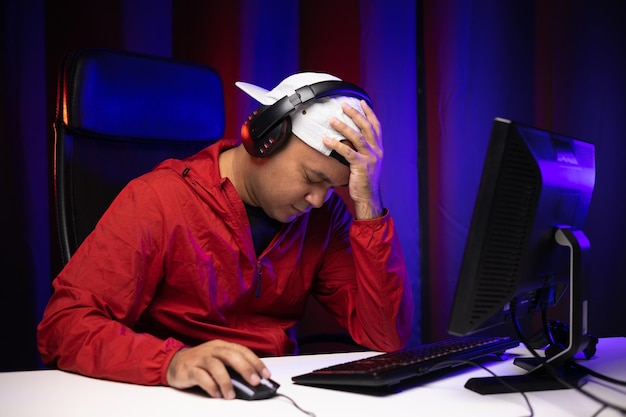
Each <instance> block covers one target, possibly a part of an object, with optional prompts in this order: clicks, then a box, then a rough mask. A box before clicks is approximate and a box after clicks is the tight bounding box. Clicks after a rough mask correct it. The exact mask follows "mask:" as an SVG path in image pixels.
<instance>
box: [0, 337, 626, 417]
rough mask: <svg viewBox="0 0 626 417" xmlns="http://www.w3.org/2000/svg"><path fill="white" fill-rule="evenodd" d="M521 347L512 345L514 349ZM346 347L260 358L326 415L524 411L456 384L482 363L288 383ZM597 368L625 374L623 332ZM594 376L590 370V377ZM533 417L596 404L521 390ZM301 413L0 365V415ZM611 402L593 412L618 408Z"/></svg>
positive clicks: (624, 391) (604, 416)
mask: <svg viewBox="0 0 626 417" xmlns="http://www.w3.org/2000/svg"><path fill="white" fill-rule="evenodd" d="M522 351H523V350H522V349H520V348H517V349H514V350H513V351H512V353H521V352H522ZM371 354H372V353H362V352H361V353H346V354H331V355H314V356H293V357H282V358H266V359H264V361H265V363H266V364H267V365H268V367H269V368H270V369H271V370H272V373H273V375H272V378H273V379H275V380H276V381H277V382H279V383H280V384H281V387H280V389H279V392H281V393H283V394H286V395H288V396H290V397H291V398H293V399H294V400H295V401H296V402H297V403H298V404H299V405H300V406H301V407H303V408H304V409H306V410H310V411H312V412H314V413H315V414H316V415H317V417H325V416H385V417H392V416H393V417H403V416H411V417H418V416H461V415H462V416H481V417H488V416H494V417H506V416H514V417H519V416H527V415H529V412H528V408H527V406H526V403H525V402H524V399H523V398H522V396H521V395H520V394H497V395H488V396H481V395H479V394H476V393H474V392H472V391H469V390H467V389H465V388H464V387H463V385H464V383H465V381H466V380H467V379H468V378H469V377H470V376H488V374H487V373H486V372H485V371H484V370H480V369H477V370H468V371H465V372H463V373H462V374H457V375H454V376H451V377H447V378H445V379H441V380H438V381H435V382H431V383H429V384H426V385H422V386H420V387H416V388H412V389H409V390H407V391H404V392H401V393H398V394H393V395H391V396H386V397H372V396H367V395H361V394H352V393H345V392H340V391H333V390H327V389H321V388H311V387H306V386H299V385H294V384H293V383H292V382H291V377H292V376H293V375H299V374H302V373H305V372H309V371H311V370H313V369H317V368H321V367H324V366H328V365H332V364H335V363H341V362H345V361H347V360H351V359H357V358H361V357H365V356H368V355H371ZM585 365H586V366H588V367H589V368H592V369H594V370H596V371H598V372H602V373H605V374H608V375H611V376H613V377H614V378H620V379H622V380H624V379H626V338H621V337H620V338H609V339H602V340H601V341H600V343H599V345H598V354H597V356H596V358H594V359H593V360H591V361H589V362H587V363H586V364H585ZM490 369H492V370H493V371H494V372H496V373H497V374H498V375H513V374H516V373H522V371H521V369H519V368H518V367H516V366H515V365H513V364H512V363H511V362H510V361H506V362H501V363H495V364H492V365H490ZM590 379H593V378H590ZM585 389H587V390H589V391H592V392H594V393H595V394H597V395H598V396H601V397H602V398H604V399H607V400H611V401H613V402H614V403H617V404H620V405H621V406H622V407H626V388H625V387H623V386H622V387H614V386H612V387H609V386H607V385H606V384H604V385H601V384H598V383H595V382H593V381H590V382H589V383H587V384H586V385H585ZM528 396H529V399H530V402H531V405H532V406H533V408H534V410H535V416H537V417H542V416H545V417H559V416H576V417H580V416H592V415H593V414H594V413H595V412H596V411H597V410H598V409H599V408H600V406H599V405H598V404H596V403H595V402H594V401H592V400H590V399H588V398H586V397H584V396H583V395H581V394H580V393H578V392H576V391H574V390H558V391H549V392H540V393H529V394H528ZM248 415H250V416H255V417H257V416H272V417H280V416H295V417H298V416H302V417H304V416H305V414H303V413H302V412H300V411H299V410H297V409H296V408H295V407H294V406H293V405H292V404H291V403H290V402H289V401H288V400H287V399H285V398H282V397H275V398H272V399H269V400H260V401H242V400H233V401H225V400H222V399H211V398H208V397H205V396H203V395H199V394H194V393H190V392H183V391H178V390H176V389H173V388H168V387H146V386H137V385H130V384H124V383H118V382H111V381H103V380H96V379H92V378H87V377H83V376H79V375H74V374H70V373H66V372H62V371H54V370H45V371H27V372H6V373H0V416H2V417H24V416H28V417H30V416H45V417H54V416H59V417H61V416H62V417H73V416H77V417H78V416H80V417H86V416H89V417H97V416H120V417H122V416H133V417H137V416H148V417H158V416H167V417H171V416H184V417H192V416H202V417H211V416H220V417H221V416H248ZM619 415H620V414H619V413H618V412H616V411H613V410H607V411H604V412H602V413H601V414H599V416H600V417H609V416H619Z"/></svg>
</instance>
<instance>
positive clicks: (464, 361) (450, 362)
mask: <svg viewBox="0 0 626 417" xmlns="http://www.w3.org/2000/svg"><path fill="white" fill-rule="evenodd" d="M459 364H461V365H471V366H475V367H477V368H481V369H484V370H485V371H487V372H489V373H490V374H491V376H493V377H494V378H495V379H496V380H497V381H498V382H500V383H501V384H502V385H504V386H505V387H507V388H508V389H509V390H511V391H513V392H517V393H519V394H521V395H522V397H523V398H524V401H526V405H527V406H528V411H529V412H530V414H529V415H528V417H534V415H535V410H533V406H532V405H531V404H530V400H529V399H528V396H527V395H526V393H525V392H524V391H522V390H520V389H517V388H516V387H514V386H513V385H511V384H509V383H508V382H506V380H504V379H503V378H501V377H500V376H498V375H497V374H496V373H495V372H493V371H492V370H491V369H489V368H487V367H486V366H485V365H482V364H480V363H478V362H474V361H471V360H467V359H454V360H448V361H443V362H440V363H438V364H437V365H436V366H434V367H432V368H431V371H437V370H439V369H442V368H445V367H447V366H448V365H459Z"/></svg>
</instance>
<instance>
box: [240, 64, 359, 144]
mask: <svg viewBox="0 0 626 417" xmlns="http://www.w3.org/2000/svg"><path fill="white" fill-rule="evenodd" d="M322 81H341V79H340V78H337V77H335V76H333V75H330V74H324V73H318V72H302V73H298V74H294V75H291V76H289V77H287V78H285V79H284V80H283V81H281V83H280V84H278V85H277V86H276V87H274V89H272V90H271V91H268V90H266V89H264V88H262V87H259V86H256V85H253V84H249V83H245V82H242V81H238V82H236V83H235V85H236V86H237V87H239V88H240V89H241V90H243V91H244V92H245V93H246V94H248V95H249V96H251V97H252V98H254V99H255V100H256V101H258V102H259V103H261V104H263V105H272V104H274V103H276V102H277V101H278V100H280V99H282V98H284V97H286V96H291V95H293V94H295V92H296V89H298V88H301V87H304V86H307V85H311V84H315V83H319V82H322ZM342 103H347V104H349V105H350V106H352V107H354V108H355V109H357V110H358V111H359V112H361V113H363V110H362V109H361V105H360V103H359V99H358V98H355V97H346V96H331V97H322V98H319V99H316V100H312V101H311V102H308V103H304V104H303V105H302V106H300V107H299V108H298V109H297V111H295V112H294V113H292V114H291V115H290V116H291V131H292V133H293V134H294V135H296V136H297V137H299V138H300V139H301V140H302V141H303V142H305V143H306V144H307V145H309V146H311V147H312V148H313V149H316V150H318V151H319V152H321V153H323V154H324V155H330V153H331V151H332V150H331V149H330V148H328V147H327V146H325V145H324V144H323V143H322V138H323V137H328V138H331V139H335V140H337V141H341V140H345V139H346V138H345V137H343V136H342V135H341V134H340V133H339V132H337V131H336V130H335V129H333V128H332V127H331V126H330V119H331V118H332V117H336V118H337V119H339V120H341V121H342V122H344V123H346V124H347V125H348V126H350V127H351V128H352V129H354V130H356V131H357V132H358V131H360V129H359V128H358V127H357V126H356V124H355V123H354V122H353V121H352V119H351V118H350V117H349V116H348V115H346V114H345V113H344V112H343V110H342V109H341V105H342Z"/></svg>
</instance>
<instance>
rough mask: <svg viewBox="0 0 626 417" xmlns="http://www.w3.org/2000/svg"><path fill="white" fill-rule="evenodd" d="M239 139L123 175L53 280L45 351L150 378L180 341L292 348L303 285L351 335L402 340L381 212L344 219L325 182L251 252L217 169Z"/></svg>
mask: <svg viewBox="0 0 626 417" xmlns="http://www.w3.org/2000/svg"><path fill="white" fill-rule="evenodd" d="M233 145H234V142H229V141H221V142H219V144H216V145H213V146H210V147H208V148H206V149H205V150H203V151H202V152H200V153H198V154H197V155H195V156H193V157H191V158H189V159H187V160H183V161H180V160H168V161H165V162H163V163H162V164H161V165H160V166H158V167H157V168H155V169H154V170H153V171H152V172H150V173H148V174H146V175H144V176H142V177H140V178H137V179H135V180H133V181H131V182H130V183H129V184H128V186H126V187H125V189H124V190H123V191H122V192H121V193H120V195H119V196H118V197H117V198H116V199H115V201H114V202H113V203H112V205H111V207H110V208H109V209H108V210H107V212H106V213H105V214H104V216H103V217H102V219H101V220H100V222H99V223H98V225H97V226H96V228H95V230H94V232H93V233H92V234H91V235H90V236H89V237H87V239H86V240H85V242H84V243H83V244H82V245H81V247H80V248H79V249H78V251H77V252H76V253H75V254H74V255H73V256H72V258H71V260H70V262H69V263H68V264H67V265H66V267H65V268H64V269H63V271H62V272H61V273H60V274H59V276H58V277H57V278H56V279H55V280H54V283H53V285H54V293H53V295H52V298H51V299H50V302H49V304H48V306H47V308H46V310H45V313H44V317H43V320H42V322H41V323H40V324H39V328H38V345H39V350H40V352H41V355H42V358H43V360H44V362H45V363H47V364H49V365H51V366H57V367H59V368H61V369H65V370H68V371H74V372H78V373H81V374H85V375H89V376H94V377H99V378H106V379H113V380H118V381H126V382H132V383H137V384H147V385H156V384H166V370H167V367H168V364H169V362H170V359H171V357H172V355H174V353H176V351H178V350H179V349H180V348H181V347H183V346H185V345H195V344H199V343H202V342H204V341H207V340H211V339H224V340H228V341H231V342H236V343H240V344H243V345H246V346H248V347H249V348H251V349H252V350H254V351H255V352H256V353H257V354H258V355H260V356H263V355H265V356H278V355H284V354H288V353H292V352H293V351H294V348H295V344H294V341H293V340H292V339H291V338H290V337H289V336H288V332H289V329H290V328H292V327H293V326H294V325H295V324H297V322H298V320H299V319H300V317H301V315H302V313H303V310H304V306H305V302H306V299H307V296H308V294H309V293H311V292H312V293H313V294H314V295H315V296H316V297H317V299H318V300H319V301H320V302H321V303H322V304H323V305H325V306H326V307H327V308H328V309H329V310H330V311H331V312H332V314H333V315H334V316H335V317H336V319H337V321H338V322H339V323H340V324H341V325H342V326H344V327H345V328H346V329H348V331H349V332H350V334H351V335H352V337H353V338H354V339H355V341H356V342H358V343H360V344H362V345H364V346H367V347H369V348H371V349H376V350H382V351H391V350H396V349H399V348H401V347H402V346H403V345H404V344H405V343H406V341H407V340H408V338H409V335H410V331H411V320H412V311H413V305H412V298H411V289H410V286H409V279H408V276H407V272H406V269H405V266H404V259H403V256H402V251H401V248H400V244H399V241H398V237H397V235H396V232H395V229H394V224H393V221H392V219H391V217H390V216H389V214H388V213H386V214H385V215H384V216H383V217H382V218H379V219H374V220H367V221H354V222H352V220H351V216H350V214H349V212H348V210H347V208H346V206H345V204H344V203H343V201H342V199H341V198H340V197H339V196H337V195H333V196H332V198H330V200H329V201H328V202H327V203H326V204H325V205H324V206H323V207H322V208H320V209H317V210H312V211H311V212H309V213H308V214H306V215H303V216H301V217H300V218H298V219H297V220H295V221H294V222H292V223H289V224H285V225H283V227H282V229H281V231H280V232H279V233H278V234H277V236H276V237H275V238H274V240H273V241H272V242H271V243H270V244H269V246H268V247H267V249H265V251H264V252H263V253H262V254H261V256H259V257H257V256H256V254H255V250H254V245H253V242H252V237H251V233H250V226H249V223H248V218H247V215H246V210H245V207H244V205H243V202H242V200H241V199H240V197H239V195H238V194H237V192H236V190H235V188H234V186H233V185H232V183H231V182H230V181H229V180H228V179H225V178H220V175H219V168H218V163H217V158H218V155H219V153H220V152H221V151H222V150H224V149H225V148H226V147H231V146H233Z"/></svg>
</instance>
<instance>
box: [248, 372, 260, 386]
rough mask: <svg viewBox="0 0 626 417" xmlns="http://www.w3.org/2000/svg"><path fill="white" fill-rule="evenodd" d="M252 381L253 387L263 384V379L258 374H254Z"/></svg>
mask: <svg viewBox="0 0 626 417" xmlns="http://www.w3.org/2000/svg"><path fill="white" fill-rule="evenodd" d="M250 379H251V380H252V385H258V384H259V383H260V382H261V378H260V377H259V376H258V375H257V374H252V377H250Z"/></svg>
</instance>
